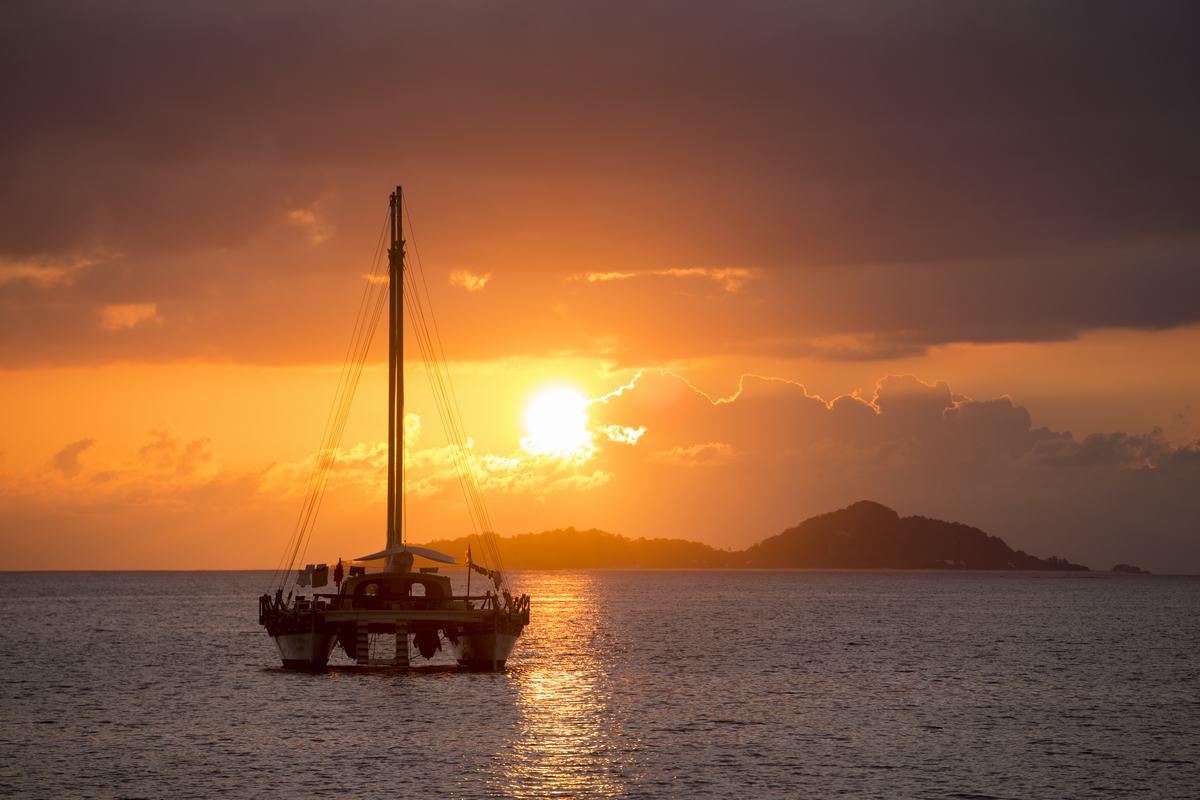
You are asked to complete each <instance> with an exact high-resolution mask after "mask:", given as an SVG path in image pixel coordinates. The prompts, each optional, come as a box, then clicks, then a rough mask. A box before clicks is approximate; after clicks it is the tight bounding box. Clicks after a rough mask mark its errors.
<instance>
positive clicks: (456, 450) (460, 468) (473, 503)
mask: <svg viewBox="0 0 1200 800" xmlns="http://www.w3.org/2000/svg"><path fill="white" fill-rule="evenodd" d="M406 285H407V284H406ZM404 299H405V306H406V307H407V308H408V309H409V312H410V319H412V320H413V327H414V332H415V334H416V338H417V343H418V345H419V346H420V349H421V357H422V361H423V362H424V364H425V368H426V377H427V378H429V379H430V384H431V388H432V389H433V396H434V401H435V404H436V406H437V411H438V416H439V418H440V419H441V422H442V426H443V429H444V430H445V431H446V434H447V438H449V439H451V441H450V452H451V458H452V459H453V461H454V467H455V476H456V477H457V478H458V481H459V487H460V488H461V490H462V492H463V499H464V500H465V501H466V503H467V512H468V515H469V517H470V519H471V526H472V528H474V529H478V528H479V522H477V519H476V518H477V516H478V514H479V508H478V504H477V500H476V498H475V497H473V496H472V492H471V490H470V488H469V487H468V484H467V480H466V475H467V474H468V473H469V471H470V466H469V464H468V463H467V462H466V457H465V455H464V450H465V447H464V443H463V442H462V441H460V440H458V439H455V438H454V436H453V434H452V432H451V431H452V428H451V427H450V426H449V425H448V413H449V412H448V408H447V403H448V400H449V399H448V397H447V396H446V394H445V392H444V391H440V390H439V387H438V385H437V383H436V379H435V378H434V375H435V373H436V370H437V365H436V363H435V361H434V360H435V359H436V355H435V354H434V353H433V352H432V348H431V344H432V343H431V342H430V340H429V337H428V329H427V328H425V327H424V326H422V325H421V323H420V318H421V317H420V313H419V309H415V310H414V306H415V305H416V301H415V298H414V297H412V296H411V295H410V294H408V293H406V295H405V298H404Z"/></svg>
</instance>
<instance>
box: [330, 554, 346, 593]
mask: <svg viewBox="0 0 1200 800" xmlns="http://www.w3.org/2000/svg"><path fill="white" fill-rule="evenodd" d="M345 575H346V568H345V567H343V566H342V560H341V559H340V558H339V559H338V563H337V566H336V567H334V568H333V583H334V585H336V586H337V590H338V594H341V593H342V578H343V577H345Z"/></svg>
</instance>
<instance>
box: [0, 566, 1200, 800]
mask: <svg viewBox="0 0 1200 800" xmlns="http://www.w3.org/2000/svg"><path fill="white" fill-rule="evenodd" d="M2 577H3V585H4V591H3V596H2V598H0V615H2V618H3V625H2V626H0V641H2V642H3V662H2V663H3V666H2V667H0V675H2V677H3V680H2V681H0V693H2V695H3V697H2V702H0V795H3V796H6V797H38V798H53V797H128V798H142V797H144V798H159V797H170V798H187V797H218V796H220V797H284V796H289V797H309V796H314V797H319V796H326V797H332V796H338V797H396V798H406V797H424V798H432V797H453V798H459V797H462V798H472V797H518V798H524V797H529V798H546V797H581V798H582V797H645V798H660V797H661V798H667V797H671V798H674V797H684V798H690V797H806V798H824V797H839V796H845V797H854V798H908V797H912V798H1068V797H1069V798H1087V797H1105V798H1129V797H1147V798H1196V797H1198V796H1200V578H1170V577H1124V576H1112V575H1101V574H1064V573H1056V574H1027V573H1022V574H997V573H958V572H952V573H894V572H654V571H629V572H623V571H615V572H529V573H518V574H516V575H515V576H514V586H515V587H516V588H518V589H520V590H522V591H525V592H528V593H529V594H530V595H531V596H532V597H533V607H532V624H531V626H530V627H529V628H528V629H527V630H526V634H525V636H524V637H523V638H522V640H521V642H520V643H519V644H518V648H517V652H516V653H515V655H514V656H513V658H512V659H511V660H510V662H509V667H508V669H507V670H506V671H505V672H504V673H502V674H467V673H461V672H458V671H457V670H456V669H455V668H454V667H453V665H452V663H451V661H450V659H449V658H448V657H446V655H445V654H439V655H438V656H437V657H436V658H435V659H434V661H433V662H432V663H431V664H430V665H429V666H418V668H417V669H415V670H413V671H410V672H405V673H401V672H396V671H391V670H387V669H359V668H357V667H354V666H352V665H350V664H349V663H348V661H347V660H346V659H345V657H344V655H341V654H340V650H339V651H338V653H339V655H340V660H339V661H338V663H337V665H335V666H333V667H331V668H330V669H329V670H328V671H327V672H324V673H320V674H306V673H293V672H286V671H284V670H282V669H281V668H279V661H278V656H277V653H276V651H275V647H274V644H273V643H272V642H271V640H270V639H269V638H268V637H267V636H266V634H265V633H264V632H263V630H262V629H261V628H260V627H259V626H258V624H257V596H258V595H259V594H261V593H262V592H263V591H265V590H266V589H267V586H268V584H269V581H270V576H269V575H268V574H266V573H246V572H237V573H212V572H177V573H8V574H4V575H3V576H2ZM456 580H457V578H456ZM414 663H416V664H418V665H422V664H426V663H427V662H423V661H421V660H420V659H417V660H416V661H415V662H414Z"/></svg>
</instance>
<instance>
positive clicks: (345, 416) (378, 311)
mask: <svg viewBox="0 0 1200 800" xmlns="http://www.w3.org/2000/svg"><path fill="white" fill-rule="evenodd" d="M382 296H383V293H380V294H379V297H382ZM382 314H383V302H382V299H379V300H378V301H377V304H376V306H375V311H374V313H373V316H372V324H371V325H370V326H369V328H368V330H369V331H370V334H369V335H368V337H367V339H366V341H365V343H364V346H363V350H362V355H361V356H360V358H359V359H358V361H357V363H356V367H357V368H356V371H355V374H354V382H353V385H352V386H351V388H350V390H349V391H350V398H351V399H353V396H354V393H355V392H356V391H357V389H358V384H359V381H360V380H361V378H362V368H363V365H364V364H365V362H366V355H367V352H368V351H369V350H370V347H371V341H372V340H373V339H374V331H375V330H376V329H377V328H378V324H379V318H380V317H381V316H382ZM350 409H351V404H350V403H349V402H347V403H346V405H345V408H344V410H343V411H342V413H341V416H340V418H339V420H338V427H337V433H336V440H337V441H338V442H340V440H341V437H342V434H343V433H344V432H345V430H346V423H347V421H348V420H349V418H350ZM336 457H337V446H336V443H335V446H334V448H333V450H332V451H331V452H330V456H329V460H328V462H327V464H326V467H325V470H324V472H323V474H322V479H321V484H320V486H319V490H318V493H317V497H316V503H315V506H314V508H313V512H312V519H311V522H310V523H309V526H308V532H307V534H306V536H305V541H304V549H303V551H302V552H301V557H300V561H301V563H303V561H304V556H306V555H307V554H308V545H309V543H310V542H311V541H312V532H313V530H314V528H315V525H316V519H317V514H318V513H320V510H321V505H322V503H323V502H324V500H325V487H326V486H327V485H328V482H329V475H330V473H331V471H332V467H333V464H334V461H335V460H336Z"/></svg>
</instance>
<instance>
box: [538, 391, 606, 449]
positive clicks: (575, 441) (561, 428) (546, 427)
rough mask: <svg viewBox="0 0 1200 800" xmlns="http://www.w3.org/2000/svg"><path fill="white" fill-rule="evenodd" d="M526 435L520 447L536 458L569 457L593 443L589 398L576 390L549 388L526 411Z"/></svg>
mask: <svg viewBox="0 0 1200 800" xmlns="http://www.w3.org/2000/svg"><path fill="white" fill-rule="evenodd" d="M525 432H526V434H527V435H526V436H525V438H523V439H522V440H521V445H522V446H523V447H524V448H525V449H526V450H528V451H529V452H530V453H534V454H537V455H541V454H555V455H567V454H570V453H574V452H577V451H578V450H580V449H582V448H585V447H587V446H588V445H589V444H591V441H592V434H591V431H589V430H588V416H587V398H585V397H584V396H583V395H582V394H580V393H579V392H578V391H576V390H575V389H570V388H566V387H558V388H554V389H547V390H545V391H543V392H541V393H540V394H538V395H537V396H536V397H534V398H533V401H532V402H531V403H530V404H529V408H528V409H527V410H526V412H525Z"/></svg>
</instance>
